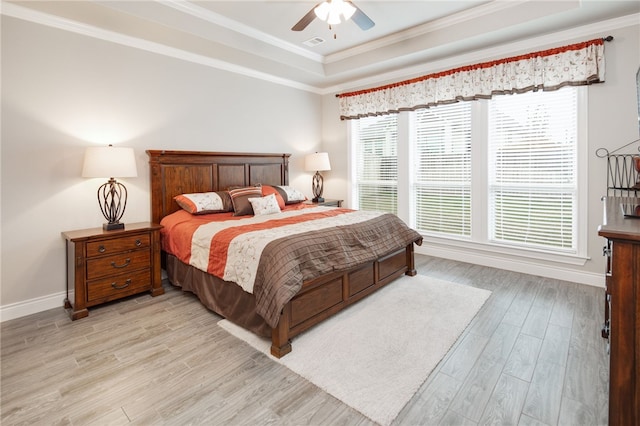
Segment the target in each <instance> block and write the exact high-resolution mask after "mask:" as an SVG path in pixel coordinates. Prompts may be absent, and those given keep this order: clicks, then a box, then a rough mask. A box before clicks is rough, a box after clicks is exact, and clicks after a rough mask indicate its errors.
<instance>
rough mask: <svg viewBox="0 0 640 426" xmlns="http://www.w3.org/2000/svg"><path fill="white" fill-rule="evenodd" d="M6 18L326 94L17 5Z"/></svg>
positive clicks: (9, 6)
mask: <svg viewBox="0 0 640 426" xmlns="http://www.w3.org/2000/svg"><path fill="white" fill-rule="evenodd" d="M2 14H3V15H6V16H10V17H12V18H17V19H21V20H24V21H28V22H32V23H36V24H40V25H45V26H48V27H52V28H57V29H61V30H64V31H69V32H72V33H76V34H81V35H84V36H88V37H92V38H96V39H99V40H104V41H110V42H112V43H117V44H120V45H123V46H127V47H133V48H136V49H140V50H145V51H147V52H151V53H157V54H160V55H164V56H168V57H172V58H176V59H180V60H183V61H187V62H192V63H196V64H200V65H205V66H208V67H211V68H216V69H220V70H224V71H229V72H232V73H235V74H240V75H244V76H246V77H252V78H256V79H259V80H264V81H268V82H271V83H275V84H279V85H282V86H287V87H292V88H294V89H299V90H304V91H307V92H312V93H316V94H322V90H321V89H320V88H318V87H314V86H311V85H308V84H304V83H300V82H298V81H294V80H290V79H286V78H282V77H278V76H276V75H273V74H268V73H264V72H261V71H257V70H254V69H251V68H247V67H243V66H240V65H236V64H232V63H230V62H226V61H221V60H219V59H215V58H211V57H208V56H204V55H198V54H195V53H191V52H187V51H185V50H182V49H177V48H174V47H169V46H166V45H164V44H160V43H155V42H152V41H148V40H143V39H140V38H137V37H131V36H127V35H124V34H120V33H116V32H113V31H109V30H105V29H102V28H98V27H95V26H92V25H87V24H83V23H80V22H77V21H73V20H70V19H66V18H61V17H58V16H53V15H50V14H47V13H43V12H38V11H35V10H32V9H29V8H25V7H21V6H18V5H15V4H13V3H2Z"/></svg>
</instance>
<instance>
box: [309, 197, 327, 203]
mask: <svg viewBox="0 0 640 426" xmlns="http://www.w3.org/2000/svg"><path fill="white" fill-rule="evenodd" d="M311 201H313V202H314V203H324V198H322V197H316V198H314V199H312V200H311Z"/></svg>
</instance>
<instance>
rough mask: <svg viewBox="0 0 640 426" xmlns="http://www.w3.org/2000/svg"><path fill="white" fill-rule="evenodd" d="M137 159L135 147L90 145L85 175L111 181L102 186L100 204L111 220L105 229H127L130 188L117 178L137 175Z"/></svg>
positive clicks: (83, 169)
mask: <svg viewBox="0 0 640 426" xmlns="http://www.w3.org/2000/svg"><path fill="white" fill-rule="evenodd" d="M136 176H138V171H137V169H136V158H135V155H134V153H133V148H123V147H117V148H116V147H114V146H112V145H109V146H106V147H89V148H87V150H86V151H85V153H84V165H83V167H82V177H86V178H96V177H102V178H109V181H107V182H106V183H104V184H103V185H101V186H100V187H99V188H98V204H99V205H100V210H101V211H102V214H103V215H104V218H105V219H106V220H107V223H105V224H103V225H102V229H104V230H105V231H112V230H115V229H124V223H120V219H122V215H124V209H125V207H126V206H127V188H126V187H125V186H124V185H123V184H121V183H120V182H117V181H116V179H115V178H116V177H118V178H125V177H136Z"/></svg>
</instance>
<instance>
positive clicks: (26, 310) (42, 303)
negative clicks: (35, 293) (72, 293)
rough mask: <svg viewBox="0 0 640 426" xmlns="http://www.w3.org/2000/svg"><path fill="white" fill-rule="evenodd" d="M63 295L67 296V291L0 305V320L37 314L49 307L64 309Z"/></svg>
mask: <svg viewBox="0 0 640 426" xmlns="http://www.w3.org/2000/svg"><path fill="white" fill-rule="evenodd" d="M65 297H67V293H66V292H64V291H62V292H60V293H54V294H51V295H49V296H42V297H36V298H35V299H29V300H25V301H23V302H17V303H12V304H10V305H5V306H0V322H4V321H8V320H12V319H16V318H21V317H25V316H27V315H31V314H37V313H38V312H42V311H47V310H49V309H54V308H60V309H64V298H65Z"/></svg>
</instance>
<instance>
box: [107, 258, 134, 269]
mask: <svg viewBox="0 0 640 426" xmlns="http://www.w3.org/2000/svg"><path fill="white" fill-rule="evenodd" d="M129 263H131V259H130V258H128V257H127V258H126V259H125V261H124V263H123V264H122V265H116V262H111V266H113V267H114V268H126V267H127V266H129Z"/></svg>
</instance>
